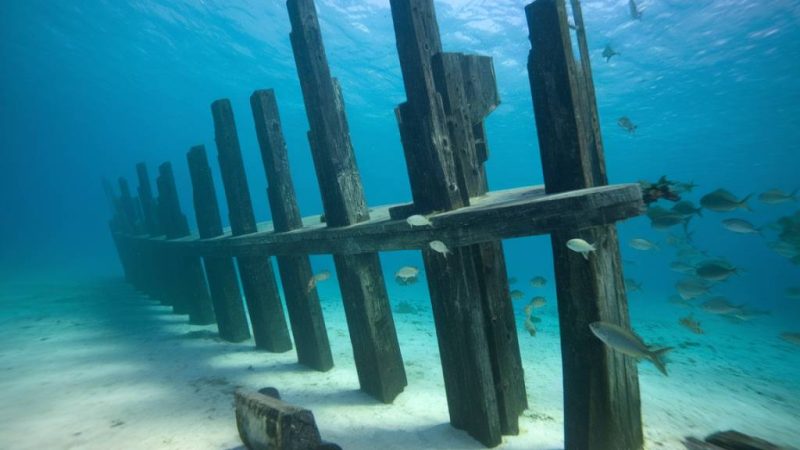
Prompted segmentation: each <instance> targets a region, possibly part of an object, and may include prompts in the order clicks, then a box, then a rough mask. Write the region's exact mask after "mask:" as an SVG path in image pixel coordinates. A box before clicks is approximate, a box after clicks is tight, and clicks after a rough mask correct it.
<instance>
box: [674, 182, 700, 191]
mask: <svg viewBox="0 0 800 450" xmlns="http://www.w3.org/2000/svg"><path fill="white" fill-rule="evenodd" d="M674 187H675V190H677V191H678V192H681V193H683V192H692V191H693V190H694V188H696V187H697V185H696V184H695V183H694V181H690V182H688V183H684V182H676V183H675V186H674Z"/></svg>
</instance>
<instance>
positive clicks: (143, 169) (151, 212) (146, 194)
mask: <svg viewBox="0 0 800 450" xmlns="http://www.w3.org/2000/svg"><path fill="white" fill-rule="evenodd" d="M136 175H137V177H138V178H139V187H138V188H137V191H138V192H139V202H140V203H141V205H142V215H143V218H144V227H145V230H146V231H147V234H149V235H150V236H152V237H156V236H161V235H162V234H164V233H163V232H162V231H161V226H160V224H159V222H158V211H157V205H156V202H155V199H154V198H153V189H152V187H151V186H150V176H149V175H148V173H147V165H146V164H145V163H143V162H140V163H138V164H136Z"/></svg>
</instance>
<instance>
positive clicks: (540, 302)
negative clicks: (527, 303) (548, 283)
mask: <svg viewBox="0 0 800 450" xmlns="http://www.w3.org/2000/svg"><path fill="white" fill-rule="evenodd" d="M546 304H547V300H546V299H545V298H544V297H541V296H539V297H533V298H532V299H531V306H533V308H534V309H539V308H543V307H544V306H545V305H546Z"/></svg>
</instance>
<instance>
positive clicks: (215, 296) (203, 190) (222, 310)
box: [186, 145, 250, 342]
mask: <svg viewBox="0 0 800 450" xmlns="http://www.w3.org/2000/svg"><path fill="white" fill-rule="evenodd" d="M186 158H187V160H188V162H189V174H190V175H191V178H192V191H193V197H192V198H193V200H194V211H195V215H196V217H197V228H198V231H199V232H200V238H201V239H210V238H214V237H217V236H221V235H222V220H221V219H220V214H219V205H218V204H217V195H216V193H215V191H214V181H213V179H212V177H211V167H209V165H208V158H207V156H206V149H205V147H204V146H202V145H198V146H195V147H192V148H191V150H189V153H188V154H187V155H186ZM203 262H204V265H205V269H206V279H207V280H208V288H209V291H210V292H211V300H212V301H213V303H214V312H215V313H216V318H217V328H218V330H219V336H220V337H221V338H222V339H224V340H226V341H229V342H241V341H244V340H247V339H249V338H250V329H249V328H248V325H247V317H246V316H245V312H244V306H243V305H242V297H241V293H240V289H239V279H238V278H237V275H236V268H235V267H234V265H233V259H231V257H226V256H207V257H205V258H204V261H203Z"/></svg>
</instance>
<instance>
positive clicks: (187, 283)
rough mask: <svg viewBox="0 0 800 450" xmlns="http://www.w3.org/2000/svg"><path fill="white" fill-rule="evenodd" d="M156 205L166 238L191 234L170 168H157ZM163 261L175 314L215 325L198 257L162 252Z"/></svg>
mask: <svg viewBox="0 0 800 450" xmlns="http://www.w3.org/2000/svg"><path fill="white" fill-rule="evenodd" d="M158 173H159V175H158V179H157V186H158V202H159V209H160V211H161V219H160V220H161V223H162V224H163V226H164V231H165V232H166V238H167V239H180V238H183V237H186V236H189V235H190V232H189V224H188V222H187V221H186V216H185V215H184V214H183V213H182V212H181V207H180V203H179V201H178V192H177V189H176V187H175V178H174V177H173V175H172V165H171V164H170V163H168V162H167V163H163V164H161V165H160V166H159V167H158ZM162 257H163V258H165V259H166V260H167V261H166V265H167V267H168V270H167V278H168V281H167V282H168V283H169V284H170V286H171V288H170V292H171V294H172V297H173V303H172V307H173V309H174V312H175V313H177V314H189V323H192V324H195V325H209V324H212V323H214V322H215V319H214V307H213V305H212V304H211V297H210V296H209V295H208V288H207V286H206V280H205V275H204V274H203V266H202V263H201V262H200V258H198V257H197V256H194V255H181V254H171V253H169V252H162Z"/></svg>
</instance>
